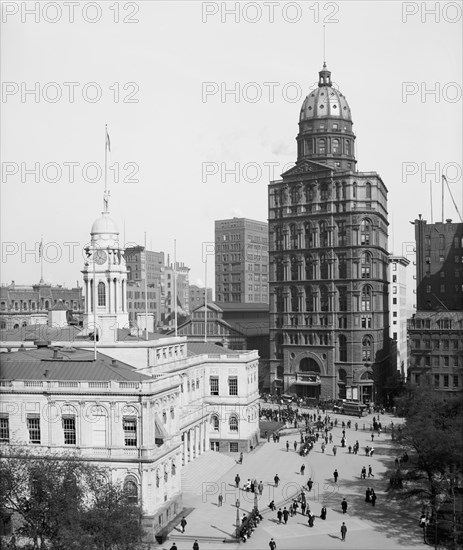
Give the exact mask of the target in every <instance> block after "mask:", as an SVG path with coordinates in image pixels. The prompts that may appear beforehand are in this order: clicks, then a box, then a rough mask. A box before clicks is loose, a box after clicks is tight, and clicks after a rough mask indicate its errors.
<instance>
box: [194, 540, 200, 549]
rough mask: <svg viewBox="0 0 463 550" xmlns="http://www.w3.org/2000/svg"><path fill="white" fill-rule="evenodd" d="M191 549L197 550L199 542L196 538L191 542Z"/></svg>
mask: <svg viewBox="0 0 463 550" xmlns="http://www.w3.org/2000/svg"><path fill="white" fill-rule="evenodd" d="M193 550H199V544H198V541H197V540H195V541H194V543H193Z"/></svg>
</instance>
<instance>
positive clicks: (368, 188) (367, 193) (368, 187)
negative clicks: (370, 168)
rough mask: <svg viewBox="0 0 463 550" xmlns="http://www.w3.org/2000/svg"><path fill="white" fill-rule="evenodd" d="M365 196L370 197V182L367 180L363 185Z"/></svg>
mask: <svg viewBox="0 0 463 550" xmlns="http://www.w3.org/2000/svg"><path fill="white" fill-rule="evenodd" d="M365 197H366V198H367V199H371V183H370V182H369V181H367V183H366V186H365Z"/></svg>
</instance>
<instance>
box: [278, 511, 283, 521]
mask: <svg viewBox="0 0 463 550" xmlns="http://www.w3.org/2000/svg"><path fill="white" fill-rule="evenodd" d="M282 517H283V512H282V511H281V508H279V509H278V512H277V518H278V523H281V518H282Z"/></svg>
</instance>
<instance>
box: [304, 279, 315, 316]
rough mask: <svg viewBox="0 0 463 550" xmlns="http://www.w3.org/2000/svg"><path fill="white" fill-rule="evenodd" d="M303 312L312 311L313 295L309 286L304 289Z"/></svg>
mask: <svg viewBox="0 0 463 550" xmlns="http://www.w3.org/2000/svg"><path fill="white" fill-rule="evenodd" d="M305 310H306V311H313V293H312V287H311V286H310V285H306V287H305Z"/></svg>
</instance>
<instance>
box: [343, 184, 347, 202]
mask: <svg viewBox="0 0 463 550" xmlns="http://www.w3.org/2000/svg"><path fill="white" fill-rule="evenodd" d="M346 189H347V185H346V182H345V181H343V182H342V198H343V199H345V198H346V196H347V191H346Z"/></svg>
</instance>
